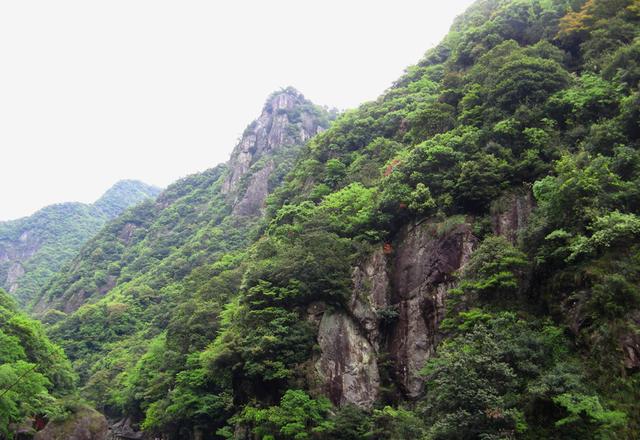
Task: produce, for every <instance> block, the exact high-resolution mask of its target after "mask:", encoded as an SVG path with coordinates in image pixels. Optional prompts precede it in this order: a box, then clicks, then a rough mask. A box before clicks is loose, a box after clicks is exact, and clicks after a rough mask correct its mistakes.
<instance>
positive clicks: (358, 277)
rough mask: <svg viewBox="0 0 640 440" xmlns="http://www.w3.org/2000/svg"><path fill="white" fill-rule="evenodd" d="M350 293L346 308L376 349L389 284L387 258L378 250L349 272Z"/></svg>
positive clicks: (387, 306) (385, 309) (386, 306)
mask: <svg viewBox="0 0 640 440" xmlns="http://www.w3.org/2000/svg"><path fill="white" fill-rule="evenodd" d="M352 279H353V294H352V295H351V298H350V300H349V303H348V305H347V306H348V309H349V312H350V313H351V315H352V316H353V317H354V319H355V320H356V321H357V322H358V323H359V324H360V327H361V328H362V329H364V331H365V332H366V336H367V339H368V340H369V342H370V343H371V344H372V345H373V346H374V347H375V349H376V351H378V350H379V348H380V344H381V342H382V341H381V340H380V320H381V319H382V316H381V314H382V313H384V312H385V311H387V310H388V309H389V306H390V299H391V298H390V295H391V283H390V280H389V273H388V270H387V258H386V256H385V254H384V252H383V251H382V249H379V250H377V251H375V252H374V253H373V254H372V255H371V257H369V258H368V259H367V260H366V261H365V262H364V263H362V264H361V265H359V266H357V267H356V268H355V269H354V270H353V276H352Z"/></svg>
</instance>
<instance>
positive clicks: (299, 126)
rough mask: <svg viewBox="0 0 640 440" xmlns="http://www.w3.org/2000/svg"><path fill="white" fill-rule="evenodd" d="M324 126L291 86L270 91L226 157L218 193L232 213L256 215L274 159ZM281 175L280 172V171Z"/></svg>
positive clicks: (268, 188)
mask: <svg viewBox="0 0 640 440" xmlns="http://www.w3.org/2000/svg"><path fill="white" fill-rule="evenodd" d="M324 128H326V119H325V118H324V115H323V114H322V113H321V112H320V111H319V110H318V108H317V107H315V106H313V104H311V103H310V102H309V101H307V100H306V99H305V98H304V96H302V95H301V94H300V93H298V92H297V91H296V90H295V89H292V88H288V89H285V90H283V91H281V92H277V93H274V94H273V95H272V96H271V97H270V98H269V99H268V100H267V102H266V104H265V105H264V107H263V109H262V113H261V114H260V116H259V117H258V118H257V119H256V120H255V121H253V122H252V123H251V124H250V125H249V127H247V129H246V130H245V132H244V134H243V135H242V139H241V140H240V143H239V144H238V145H237V146H236V148H235V149H234V151H233V153H232V155H231V159H230V160H229V163H228V167H229V175H228V176H227V178H226V179H225V181H224V183H223V185H222V192H223V193H224V194H226V195H228V196H229V199H230V200H231V203H232V204H233V212H234V214H236V215H249V216H251V215H257V214H259V213H260V211H261V209H262V207H263V204H264V201H265V199H266V197H267V195H268V194H269V192H270V191H271V190H272V189H273V186H274V184H273V182H270V180H271V178H272V177H273V175H274V172H276V170H277V168H278V167H277V165H278V162H280V161H281V160H282V159H284V158H285V156H286V155H287V153H293V155H295V151H294V150H295V147H296V146H300V145H303V144H304V143H305V142H306V141H307V140H308V139H309V138H311V137H312V136H314V135H316V134H317V133H319V132H320V131H322V130H323V129H324ZM280 174H281V175H282V174H283V173H282V171H280Z"/></svg>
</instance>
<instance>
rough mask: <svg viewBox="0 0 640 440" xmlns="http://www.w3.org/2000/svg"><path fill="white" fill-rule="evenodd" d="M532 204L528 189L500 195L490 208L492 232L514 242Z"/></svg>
mask: <svg viewBox="0 0 640 440" xmlns="http://www.w3.org/2000/svg"><path fill="white" fill-rule="evenodd" d="M534 206H535V204H534V200H533V194H532V193H531V191H530V190H529V189H526V190H524V191H520V192H517V193H512V194H508V195H506V196H504V197H502V198H501V199H500V200H498V202H497V203H496V204H494V207H493V209H492V210H491V211H492V212H491V213H492V218H491V220H492V227H493V233H494V234H495V235H499V236H502V237H504V238H506V239H507V240H509V241H510V242H511V243H513V244H515V242H516V240H517V239H518V233H519V232H520V231H521V230H522V229H523V228H524V227H526V225H527V224H528V222H529V217H531V212H532V211H533V208H534Z"/></svg>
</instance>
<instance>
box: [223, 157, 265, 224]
mask: <svg viewBox="0 0 640 440" xmlns="http://www.w3.org/2000/svg"><path fill="white" fill-rule="evenodd" d="M274 168H275V165H274V163H273V162H271V161H270V162H269V163H268V164H267V165H265V167H264V168H262V169H261V170H260V171H257V172H256V173H255V174H253V175H252V176H251V180H250V181H249V186H247V190H246V191H245V193H244V196H242V199H241V200H240V201H239V202H238V203H237V204H236V206H235V207H234V208H233V213H234V214H235V215H255V214H258V213H259V212H260V211H261V210H262V208H263V206H264V202H265V200H266V199H267V196H268V195H269V178H270V177H271V173H273V171H274Z"/></svg>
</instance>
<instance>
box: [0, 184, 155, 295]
mask: <svg viewBox="0 0 640 440" xmlns="http://www.w3.org/2000/svg"><path fill="white" fill-rule="evenodd" d="M159 192H160V190H159V189H158V188H155V187H152V186H149V185H146V184H144V183H142V182H138V181H134V180H122V181H120V182H117V183H116V184H115V185H113V186H112V187H111V188H109V190H108V191H107V192H105V193H104V194H103V195H102V197H100V198H99V199H98V200H97V201H96V202H95V203H93V204H85V203H60V204H57V205H51V206H47V207H45V208H43V209H41V210H39V211H38V212H36V213H35V214H33V215H31V216H29V217H24V218H21V219H18V220H12V221H6V222H0V287H4V289H5V290H7V291H8V292H10V293H11V294H12V295H13V296H14V297H15V298H16V299H17V300H18V302H19V303H20V304H22V305H26V304H28V303H29V302H30V301H32V300H33V299H34V297H36V296H37V295H38V293H39V292H40V291H41V290H42V289H43V288H44V286H45V285H46V284H47V282H48V281H49V280H50V279H51V277H52V276H53V275H54V274H55V273H56V272H58V271H59V270H60V269H61V268H62V267H63V265H64V263H66V262H67V261H69V260H71V259H72V258H73V257H74V256H75V255H76V254H77V253H78V250H80V248H81V247H82V245H83V244H85V243H86V241H87V240H89V239H90V238H91V237H93V236H94V235H95V234H96V233H97V232H98V231H99V230H100V229H101V228H102V227H103V226H104V225H105V224H106V223H107V222H108V221H109V220H112V219H114V218H115V217H117V216H119V215H120V214H122V213H123V212H124V211H125V210H126V209H127V208H129V207H131V206H134V205H136V204H137V203H139V202H141V201H142V200H145V199H147V198H153V197H155V196H157V195H158V193H159Z"/></svg>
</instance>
